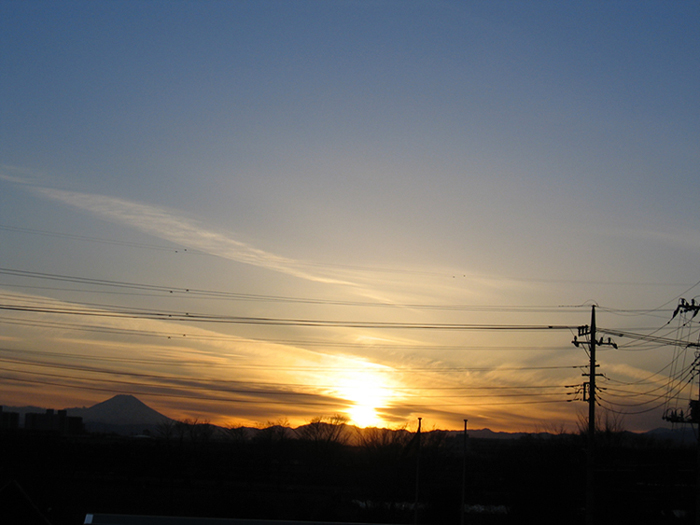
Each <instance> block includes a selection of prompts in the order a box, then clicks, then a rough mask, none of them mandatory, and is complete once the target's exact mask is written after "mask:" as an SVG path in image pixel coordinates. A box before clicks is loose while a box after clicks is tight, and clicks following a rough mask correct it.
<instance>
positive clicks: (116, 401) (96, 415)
mask: <svg viewBox="0 0 700 525" xmlns="http://www.w3.org/2000/svg"><path fill="white" fill-rule="evenodd" d="M68 414H69V415H70V416H78V417H82V418H83V422H84V423H85V425H86V426H87V427H88V428H90V427H93V428H94V427H96V426H97V427H104V426H106V425H108V426H110V427H111V426H128V427H138V426H142V427H153V426H156V425H158V424H159V423H163V422H165V421H169V420H170V418H168V417H167V416H164V415H163V414H161V413H160V412H157V411H156V410H153V409H152V408H151V407H149V406H148V405H146V404H145V403H143V402H141V401H140V400H139V399H137V398H136V397H134V396H131V395H126V394H119V395H116V396H114V397H112V398H110V399H108V400H107V401H103V402H101V403H97V404H96V405H93V406H91V407H88V408H69V409H68Z"/></svg>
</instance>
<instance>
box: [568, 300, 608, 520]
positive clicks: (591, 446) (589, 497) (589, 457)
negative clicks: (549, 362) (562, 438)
mask: <svg viewBox="0 0 700 525" xmlns="http://www.w3.org/2000/svg"><path fill="white" fill-rule="evenodd" d="M586 336H588V340H583V341H580V340H579V339H578V337H586ZM578 337H574V340H573V341H572V343H573V344H574V346H576V347H578V346H579V345H582V344H583V345H588V352H589V356H590V364H589V370H588V383H584V385H583V391H584V400H585V397H586V387H588V447H587V449H586V524H587V525H594V524H595V476H594V467H595V432H596V420H595V405H596V386H595V378H596V377H597V376H599V375H600V374H596V368H597V366H598V365H597V364H596V357H595V352H596V347H597V346H603V345H609V346H612V347H613V348H617V345H616V344H615V343H613V342H612V341H611V340H610V338H608V340H607V342H604V341H603V339H602V338H601V339H600V341H596V323H595V305H593V306H592V307H591V325H590V326H588V325H584V326H579V327H578ZM584 375H585V374H584Z"/></svg>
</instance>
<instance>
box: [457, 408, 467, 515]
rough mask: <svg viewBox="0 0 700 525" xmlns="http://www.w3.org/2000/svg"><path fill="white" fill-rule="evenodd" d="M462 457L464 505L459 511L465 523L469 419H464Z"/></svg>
mask: <svg viewBox="0 0 700 525" xmlns="http://www.w3.org/2000/svg"><path fill="white" fill-rule="evenodd" d="M462 452H463V458H462V506H461V507H460V511H459V523H460V525H464V514H465V512H464V503H465V502H464V494H465V492H466V491H467V420H466V419H465V420H464V450H463V451H462Z"/></svg>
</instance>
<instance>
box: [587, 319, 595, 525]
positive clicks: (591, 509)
mask: <svg viewBox="0 0 700 525" xmlns="http://www.w3.org/2000/svg"><path fill="white" fill-rule="evenodd" d="M595 328H596V326H595V305H593V306H592V307H591V331H590V339H589V352H590V357H591V359H590V365H589V371H588V451H587V453H586V523H587V524H588V525H593V524H594V523H595V479H594V478H595V476H594V473H593V467H594V464H595V458H594V448H595V377H596V374H595V369H596V361H595V347H596V340H595V335H596V334H595Z"/></svg>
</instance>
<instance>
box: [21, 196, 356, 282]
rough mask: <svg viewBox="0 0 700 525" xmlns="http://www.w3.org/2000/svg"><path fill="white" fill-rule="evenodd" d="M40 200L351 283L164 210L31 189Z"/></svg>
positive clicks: (231, 255)
mask: <svg viewBox="0 0 700 525" xmlns="http://www.w3.org/2000/svg"><path fill="white" fill-rule="evenodd" d="M34 191H36V192H37V193H39V194H40V195H42V196H43V197H46V198H49V199H52V200H55V201H59V202H62V203H64V204H68V205H70V206H73V207H75V208H79V209H81V210H84V211H87V212H90V213H93V214H95V215H97V216H99V217H102V218H104V219H107V220H110V221H112V222H116V223H119V224H124V225H127V226H130V227H132V228H135V229H137V230H140V231H142V232H145V233H148V234H150V235H154V236H156V237H160V238H162V239H165V240H168V241H171V242H174V243H177V244H180V245H183V246H187V247H191V248H195V249H197V250H200V251H202V252H205V253H209V254H211V255H216V256H219V257H224V258H226V259H230V260H233V261H237V262H241V263H245V264H250V265H253V266H257V267H260V268H266V269H268V270H273V271H277V272H281V273H285V274H288V275H292V276H294V277H298V278H301V279H306V280H309V281H314V282H320V283H326V284H340V285H345V286H353V285H354V283H352V282H350V281H348V280H344V279H339V278H336V277H333V276H330V275H323V274H322V273H321V272H316V273H313V272H310V271H308V270H305V269H303V268H302V266H304V263H303V262H301V261H297V260H295V259H291V258H288V257H283V256H280V255H276V254H274V253H271V252H268V251H265V250H261V249H259V248H256V247H254V246H251V245H250V244H247V243H244V242H241V241H238V240H236V239H234V238H233V237H231V236H230V235H228V234H226V233H222V232H217V231H214V230H212V229H209V228H207V227H205V226H203V225H201V224H199V223H197V222H196V221H194V220H192V219H188V218H184V217H181V216H178V215H177V214H176V213H175V212H173V211H171V210H168V209H166V208H162V207H158V206H153V205H149V204H142V203H138V202H133V201H128V200H125V199H119V198H116V197H109V196H106V195H95V194H89V193H81V192H75V191H65V190H58V189H50V188H40V187H39V188H37V187H35V188H34Z"/></svg>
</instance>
